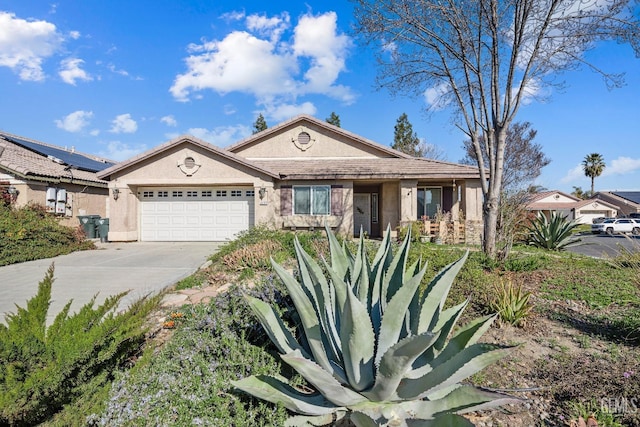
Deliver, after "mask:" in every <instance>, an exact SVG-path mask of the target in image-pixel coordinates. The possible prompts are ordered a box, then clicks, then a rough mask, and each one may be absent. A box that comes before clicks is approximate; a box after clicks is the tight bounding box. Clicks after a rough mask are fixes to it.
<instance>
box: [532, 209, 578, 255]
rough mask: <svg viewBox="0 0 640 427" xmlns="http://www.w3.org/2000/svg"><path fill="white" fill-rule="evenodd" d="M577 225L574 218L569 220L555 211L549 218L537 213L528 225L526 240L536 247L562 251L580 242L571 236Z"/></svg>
mask: <svg viewBox="0 0 640 427" xmlns="http://www.w3.org/2000/svg"><path fill="white" fill-rule="evenodd" d="M578 226H579V224H578V223H577V222H576V221H575V220H573V221H569V220H568V219H567V218H566V217H565V216H563V215H561V214H559V213H557V212H554V213H553V214H552V215H551V219H550V220H548V219H547V217H546V216H545V215H544V214H542V213H539V214H538V216H537V217H536V219H534V220H533V221H532V222H531V226H530V227H529V236H528V242H529V244H530V245H533V246H536V247H538V248H543V249H548V250H552V251H562V250H564V249H566V248H567V247H568V246H571V245H575V244H577V243H578V242H580V239H578V238H575V237H573V230H574V229H575V228H576V227H578Z"/></svg>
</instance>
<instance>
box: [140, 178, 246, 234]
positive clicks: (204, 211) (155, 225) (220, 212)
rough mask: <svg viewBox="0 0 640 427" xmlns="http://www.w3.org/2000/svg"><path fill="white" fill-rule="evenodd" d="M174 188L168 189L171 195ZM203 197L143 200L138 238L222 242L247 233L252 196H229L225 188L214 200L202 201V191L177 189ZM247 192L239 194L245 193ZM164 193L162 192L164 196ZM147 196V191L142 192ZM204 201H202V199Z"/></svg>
mask: <svg viewBox="0 0 640 427" xmlns="http://www.w3.org/2000/svg"><path fill="white" fill-rule="evenodd" d="M173 190H176V189H167V191H168V194H169V195H173V193H174V191H173ZM180 190H182V194H187V192H188V191H192V193H191V194H193V193H196V195H197V196H198V195H202V197H193V195H192V196H190V197H189V198H184V199H178V200H176V197H174V196H171V197H167V196H166V195H165V196H164V197H163V198H162V199H160V198H155V199H142V200H141V202H140V204H141V207H140V212H141V214H140V215H141V216H140V227H141V230H140V239H141V240H143V241H224V240H229V239H233V238H234V236H235V235H236V234H237V233H239V232H241V231H244V230H247V229H248V228H249V227H250V226H251V225H252V224H253V218H254V215H253V204H254V198H253V197H252V196H245V197H238V196H234V197H230V194H231V190H232V189H225V190H227V191H226V196H223V195H222V194H225V193H224V190H223V191H221V192H220V193H219V194H220V196H217V194H218V193H217V192H216V190H215V189H214V190H212V192H213V194H214V195H216V197H211V194H209V195H208V197H206V198H204V192H201V191H202V190H195V189H177V192H178V193H179V192H180ZM244 190H246V189H243V191H242V192H241V193H240V194H246V191H244ZM167 191H164V189H163V192H164V193H165V194H166V193H167ZM145 193H147V192H145ZM148 193H151V194H159V193H160V191H158V190H153V191H152V189H149V191H148ZM203 198H204V200H203Z"/></svg>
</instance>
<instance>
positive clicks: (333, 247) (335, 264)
mask: <svg viewBox="0 0 640 427" xmlns="http://www.w3.org/2000/svg"><path fill="white" fill-rule="evenodd" d="M324 229H325V231H326V233H327V239H328V240H329V252H330V254H331V269H332V270H335V273H336V274H337V276H338V277H340V281H341V282H342V281H344V278H345V277H347V272H348V270H349V259H348V257H347V256H346V254H345V248H344V247H343V246H341V245H340V242H338V239H337V238H336V236H335V235H334V234H333V233H332V232H331V229H330V228H329V226H328V225H326V224H325V226H324Z"/></svg>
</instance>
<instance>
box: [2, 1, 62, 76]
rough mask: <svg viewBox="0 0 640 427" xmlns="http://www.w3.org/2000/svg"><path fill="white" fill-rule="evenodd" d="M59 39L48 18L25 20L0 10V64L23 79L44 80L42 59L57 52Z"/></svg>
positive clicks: (60, 37) (59, 36)
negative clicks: (45, 19)
mask: <svg viewBox="0 0 640 427" xmlns="http://www.w3.org/2000/svg"><path fill="white" fill-rule="evenodd" d="M62 39H63V37H62V36H61V35H60V34H59V33H58V32H57V30H56V26H55V25H54V24H52V23H50V22H47V21H37V20H28V21H27V20H24V19H21V18H16V16H15V14H13V13H9V12H1V11H0V66H2V67H9V68H11V69H12V70H13V71H14V72H16V73H18V76H19V77H20V79H22V80H30V81H42V80H44V78H45V75H44V71H43V70H42V63H43V61H44V60H45V59H46V58H48V57H50V56H52V55H53V54H54V53H55V52H56V50H57V49H58V48H59V46H60V44H61V43H62Z"/></svg>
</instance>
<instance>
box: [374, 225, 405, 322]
mask: <svg viewBox="0 0 640 427" xmlns="http://www.w3.org/2000/svg"><path fill="white" fill-rule="evenodd" d="M410 240H411V230H409V232H408V233H407V235H406V237H405V238H404V241H403V242H402V245H401V246H400V250H399V251H398V252H397V253H396V255H395V257H394V258H393V261H391V264H390V265H389V267H388V268H387V269H385V272H384V276H383V278H382V289H381V293H380V303H381V305H382V312H383V313H384V312H385V310H386V307H387V303H388V302H389V301H391V298H393V296H394V295H395V293H396V292H397V291H398V289H399V288H400V287H401V286H402V284H403V283H404V282H403V280H404V272H405V269H406V267H407V258H408V257H409V247H410V243H409V241H410Z"/></svg>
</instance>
